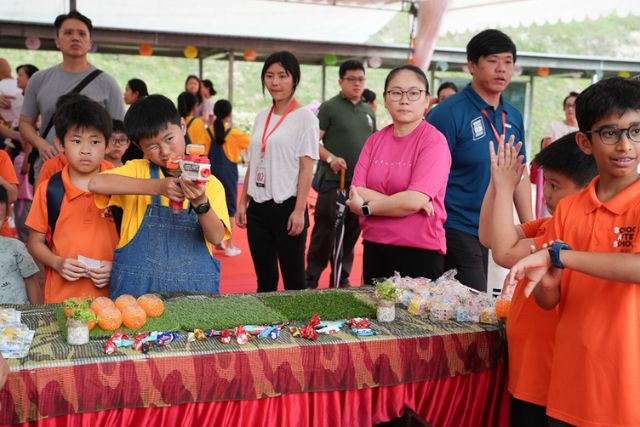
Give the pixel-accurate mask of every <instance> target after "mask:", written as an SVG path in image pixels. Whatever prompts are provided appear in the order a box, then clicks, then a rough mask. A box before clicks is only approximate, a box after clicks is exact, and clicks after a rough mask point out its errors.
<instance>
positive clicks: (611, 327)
mask: <svg viewBox="0 0 640 427" xmlns="http://www.w3.org/2000/svg"><path fill="white" fill-rule="evenodd" d="M576 115H577V118H578V125H579V127H580V131H579V132H578V133H577V136H576V140H577V143H578V146H579V147H580V149H581V150H582V151H583V152H584V153H585V154H587V155H591V156H593V157H594V159H595V162H596V165H597V167H598V172H599V174H600V176H599V177H597V178H595V179H594V180H593V181H592V182H591V183H590V184H589V186H588V187H587V188H585V189H584V190H583V191H581V192H579V193H577V194H575V195H573V196H569V197H566V198H565V199H564V200H562V201H561V202H560V203H559V204H558V206H557V207H556V210H555V212H554V216H553V220H552V223H551V224H550V226H549V227H548V230H547V232H546V233H545V235H544V236H543V237H541V238H537V239H536V242H537V243H538V244H540V243H542V242H548V241H550V240H554V242H553V244H552V245H551V246H550V247H549V248H548V249H546V248H545V249H542V250H539V251H538V252H535V253H533V254H531V255H529V256H527V257H526V258H524V259H522V260H520V261H518V262H517V263H516V264H515V265H514V266H513V268H512V269H511V271H510V273H509V281H510V286H515V284H516V283H517V281H518V280H521V279H525V280H526V281H527V286H526V287H525V290H524V293H525V295H526V296H528V295H530V294H531V293H532V292H533V294H534V297H535V301H536V303H537V304H538V305H540V307H542V308H545V309H553V308H554V307H556V306H557V307H558V313H559V317H558V325H557V328H556V336H555V345H554V355H553V364H552V368H551V380H550V384H549V394H548V400H547V415H548V416H549V424H550V425H552V426H563V425H580V426H638V425H640V405H638V402H640V365H639V364H638V361H639V360H640V339H639V338H638V337H639V336H640V335H639V327H640V287H639V285H640V255H638V254H639V253H640V239H638V238H637V236H638V232H640V203H639V202H640V180H638V171H637V167H638V163H639V161H640V82H638V81H632V80H626V79H622V78H618V77H616V78H611V79H607V80H602V81H600V82H598V83H595V84H593V85H591V86H590V87H588V88H587V89H585V90H584V91H583V92H582V93H581V94H580V95H579V96H578V98H577V99H576Z"/></svg>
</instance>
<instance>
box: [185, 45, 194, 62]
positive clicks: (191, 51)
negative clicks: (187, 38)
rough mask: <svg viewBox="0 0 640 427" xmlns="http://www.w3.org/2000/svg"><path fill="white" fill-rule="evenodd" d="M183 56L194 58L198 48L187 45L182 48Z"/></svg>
mask: <svg viewBox="0 0 640 427" xmlns="http://www.w3.org/2000/svg"><path fill="white" fill-rule="evenodd" d="M183 53H184V56H185V57H187V58H189V59H193V58H196V57H197V56H198V48H197V47H195V46H193V45H190V44H189V45H187V46H186V47H185V48H184V52H183Z"/></svg>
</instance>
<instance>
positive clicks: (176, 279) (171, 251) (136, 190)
mask: <svg viewBox="0 0 640 427" xmlns="http://www.w3.org/2000/svg"><path fill="white" fill-rule="evenodd" d="M124 124H125V128H126V132H127V135H128V136H129V139H130V140H131V141H132V142H133V143H134V144H136V145H137V146H139V147H140V149H141V150H142V152H143V153H144V157H145V158H144V159H141V160H130V161H129V162H127V163H126V164H125V165H124V166H122V167H119V168H116V169H113V170H111V171H108V173H103V174H100V175H98V176H96V177H94V178H93V179H92V180H91V182H90V184H89V188H90V189H91V191H93V192H94V193H96V204H97V205H98V206H105V207H106V206H118V207H120V208H122V210H123V215H122V225H121V230H120V242H119V243H118V247H117V249H116V251H115V255H114V259H113V269H112V272H111V284H110V295H111V297H112V298H115V297H117V296H119V295H122V294H132V295H142V294H144V293H148V292H162V293H171V292H209V293H218V289H219V284H220V263H219V261H218V260H216V259H214V258H213V255H212V251H211V245H212V244H218V243H220V242H221V241H222V240H223V239H225V238H228V236H229V234H230V233H229V230H230V226H229V215H228V213H227V207H226V203H225V195H224V188H223V187H222V184H221V183H220V181H218V180H217V179H216V178H215V177H213V176H211V177H210V179H209V181H208V182H207V183H206V184H198V183H195V182H193V181H190V180H189V179H187V178H186V177H185V176H181V177H179V178H175V177H171V176H170V174H168V171H167V169H166V168H165V166H166V164H167V161H168V160H169V159H172V158H176V157H182V156H183V155H184V151H185V143H184V124H181V122H180V117H179V115H178V111H177V110H176V108H175V106H174V105H173V103H172V102H171V101H170V100H169V99H168V98H166V97H164V96H162V95H151V96H149V97H147V98H144V99H142V100H139V101H138V102H136V103H135V104H134V105H132V106H131V108H129V110H128V111H127V114H126V116H125V118H124ZM170 200H171V201H174V202H181V203H182V209H179V210H175V209H172V208H170V207H169V201H170Z"/></svg>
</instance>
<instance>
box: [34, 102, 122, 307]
mask: <svg viewBox="0 0 640 427" xmlns="http://www.w3.org/2000/svg"><path fill="white" fill-rule="evenodd" d="M53 123H54V127H55V131H56V139H57V140H58V143H59V145H60V147H61V148H62V150H63V151H64V154H65V157H66V160H67V162H68V163H67V165H66V166H65V167H64V168H63V169H62V171H61V172H60V174H61V175H60V177H61V180H62V185H63V187H64V196H63V197H62V203H61V204H60V206H59V207H56V206H49V205H48V202H47V190H48V189H49V186H50V185H51V184H50V183H51V180H53V179H54V177H51V178H50V179H49V180H47V181H45V182H44V183H42V185H40V186H39V187H38V188H37V190H36V194H35V195H34V197H33V205H32V206H31V212H30V213H29V216H28V217H27V221H26V224H27V226H28V227H29V228H31V232H30V233H29V242H28V247H29V251H30V252H31V254H32V255H33V256H34V257H35V258H36V259H38V260H39V261H40V262H42V263H43V264H44V265H45V266H46V267H48V268H47V271H46V276H45V283H44V302H45V303H54V302H62V301H64V300H65V299H67V298H70V297H77V296H83V295H84V296H100V295H108V293H109V291H108V289H107V286H108V285H109V276H110V273H111V260H112V259H113V251H114V249H115V247H116V243H117V241H118V233H117V231H116V227H115V223H114V220H113V217H112V215H111V213H110V211H109V210H107V209H98V208H97V207H96V205H95V203H94V201H93V194H92V193H91V192H89V189H88V186H89V181H90V180H91V178H92V177H93V176H95V175H97V174H98V173H100V171H101V170H104V169H105V167H104V165H103V163H102V161H103V159H104V152H105V149H106V145H107V141H109V137H110V135H111V118H110V117H109V113H107V111H106V110H105V109H104V108H103V107H102V106H101V105H100V104H98V103H96V102H95V101H92V100H90V99H89V98H87V97H86V96H83V95H73V96H69V97H68V98H67V99H66V100H65V102H63V103H62V104H61V105H60V106H59V108H58V109H57V110H56V114H55V117H54V121H53ZM56 208H59V215H58V218H57V221H56V222H55V223H54V224H55V231H54V232H53V233H50V232H51V230H50V226H49V210H52V212H53V210H55V209H56ZM48 234H52V235H51V236H49V237H48V236H47V235H48Z"/></svg>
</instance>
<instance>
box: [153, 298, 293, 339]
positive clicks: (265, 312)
mask: <svg viewBox="0 0 640 427" xmlns="http://www.w3.org/2000/svg"><path fill="white" fill-rule="evenodd" d="M169 304H171V309H172V311H173V312H174V313H175V314H176V316H177V318H178V322H179V324H180V329H182V330H185V331H191V330H193V329H224V328H234V327H236V326H238V325H262V324H267V323H273V322H280V321H285V320H287V319H285V318H283V317H282V315H281V314H280V313H278V312H277V311H275V310H273V309H271V308H269V307H267V306H265V305H264V304H263V303H262V302H261V301H260V300H259V299H258V298H256V297H254V296H251V295H233V296H222V297H215V298H203V299H181V300H176V301H170V302H167V303H166V304H165V306H166V305H169Z"/></svg>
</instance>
